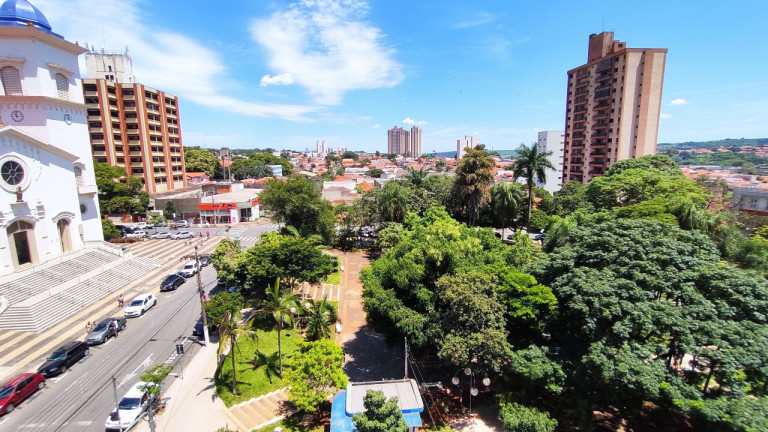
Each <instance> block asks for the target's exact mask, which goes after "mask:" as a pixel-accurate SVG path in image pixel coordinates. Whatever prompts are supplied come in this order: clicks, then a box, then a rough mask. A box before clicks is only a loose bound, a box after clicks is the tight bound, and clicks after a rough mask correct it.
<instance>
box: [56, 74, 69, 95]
mask: <svg viewBox="0 0 768 432" xmlns="http://www.w3.org/2000/svg"><path fill="white" fill-rule="evenodd" d="M56 96H57V97H58V98H59V99H69V80H68V79H67V77H65V76H64V75H62V74H60V73H57V74H56Z"/></svg>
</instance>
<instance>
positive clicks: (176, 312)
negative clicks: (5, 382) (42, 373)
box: [0, 266, 216, 432]
mask: <svg viewBox="0 0 768 432" xmlns="http://www.w3.org/2000/svg"><path fill="white" fill-rule="evenodd" d="M201 275H202V282H203V286H204V287H205V289H206V291H210V289H212V288H214V286H215V285H216V271H215V270H214V269H213V267H211V266H208V267H205V268H203V271H202V273H201ZM129 301H130V299H126V303H128V302H129ZM199 316H200V298H199V296H198V294H197V278H196V277H192V278H189V279H187V281H186V282H185V283H184V285H182V286H180V287H179V288H178V289H177V290H176V291H170V292H164V293H160V294H159V295H158V299H157V305H156V306H155V307H153V308H152V309H150V310H149V311H147V313H146V314H144V316H142V317H139V318H129V319H128V325H127V327H126V329H125V330H124V331H123V332H121V333H120V336H119V337H118V338H113V339H110V340H109V342H107V343H106V344H104V345H97V346H93V347H91V348H90V355H88V356H87V357H85V358H84V359H82V360H81V361H80V362H78V363H77V364H75V365H73V366H72V367H71V368H70V369H69V370H68V371H67V372H66V373H65V374H63V375H60V376H58V377H55V378H51V379H48V380H47V382H46V384H47V386H46V388H45V389H43V390H42V391H38V392H37V393H35V395H33V396H32V397H31V398H30V399H28V400H26V401H25V402H23V403H22V404H21V405H20V406H19V407H17V408H16V410H15V411H14V412H12V413H11V414H8V415H5V416H3V417H0V431H3V432H6V431H27V432H28V431H45V432H95V431H103V430H104V421H105V420H106V418H107V416H108V415H109V413H110V412H111V411H112V410H113V409H114V407H115V395H114V392H113V390H112V377H113V376H114V377H115V378H116V380H117V384H118V388H117V397H118V399H119V398H122V396H123V395H124V394H125V393H126V392H127V391H128V389H130V388H131V386H133V384H135V383H136V382H137V381H138V380H139V377H140V376H141V374H142V373H143V372H144V370H145V369H146V368H147V367H149V366H152V365H155V364H158V363H165V362H166V361H167V360H169V359H170V360H173V363H175V364H176V367H175V369H174V373H183V365H184V363H185V362H186V361H187V360H186V359H185V356H189V355H193V354H194V352H195V349H196V347H197V346H198V343H199V342H198V341H197V338H195V337H193V336H192V327H193V325H194V323H195V322H196V321H197V319H198V317H199ZM178 343H183V344H184V347H185V353H186V354H185V355H184V356H181V357H179V358H176V356H175V352H176V344H178ZM167 379H168V380H173V379H180V378H177V377H168V378H167Z"/></svg>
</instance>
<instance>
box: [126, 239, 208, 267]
mask: <svg viewBox="0 0 768 432" xmlns="http://www.w3.org/2000/svg"><path fill="white" fill-rule="evenodd" d="M218 244H219V238H218V237H211V239H206V240H203V242H202V244H200V242H199V241H198V240H193V241H189V242H188V241H185V240H170V239H160V240H145V241H142V242H138V243H130V244H128V245H127V246H128V248H129V249H130V250H131V253H132V254H133V256H134V257H142V258H153V259H155V260H159V261H160V262H166V261H168V260H171V259H173V260H177V259H178V258H179V257H180V256H183V255H192V254H194V253H195V246H198V249H197V253H198V254H206V253H211V252H213V250H214V249H216V245H218Z"/></svg>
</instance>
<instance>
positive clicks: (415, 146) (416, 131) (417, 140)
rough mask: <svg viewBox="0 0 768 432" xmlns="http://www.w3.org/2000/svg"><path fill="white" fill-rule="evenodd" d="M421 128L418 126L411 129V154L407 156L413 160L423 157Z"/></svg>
mask: <svg viewBox="0 0 768 432" xmlns="http://www.w3.org/2000/svg"><path fill="white" fill-rule="evenodd" d="M421 154H422V153H421V128H420V127H418V126H413V127H411V147H410V153H409V154H406V156H410V157H413V158H419V157H421Z"/></svg>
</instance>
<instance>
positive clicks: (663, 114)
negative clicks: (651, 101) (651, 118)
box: [659, 113, 672, 119]
mask: <svg viewBox="0 0 768 432" xmlns="http://www.w3.org/2000/svg"><path fill="white" fill-rule="evenodd" d="M659 118H661V119H670V118H672V116H671V115H669V114H667V113H661V114H660V115H659Z"/></svg>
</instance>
